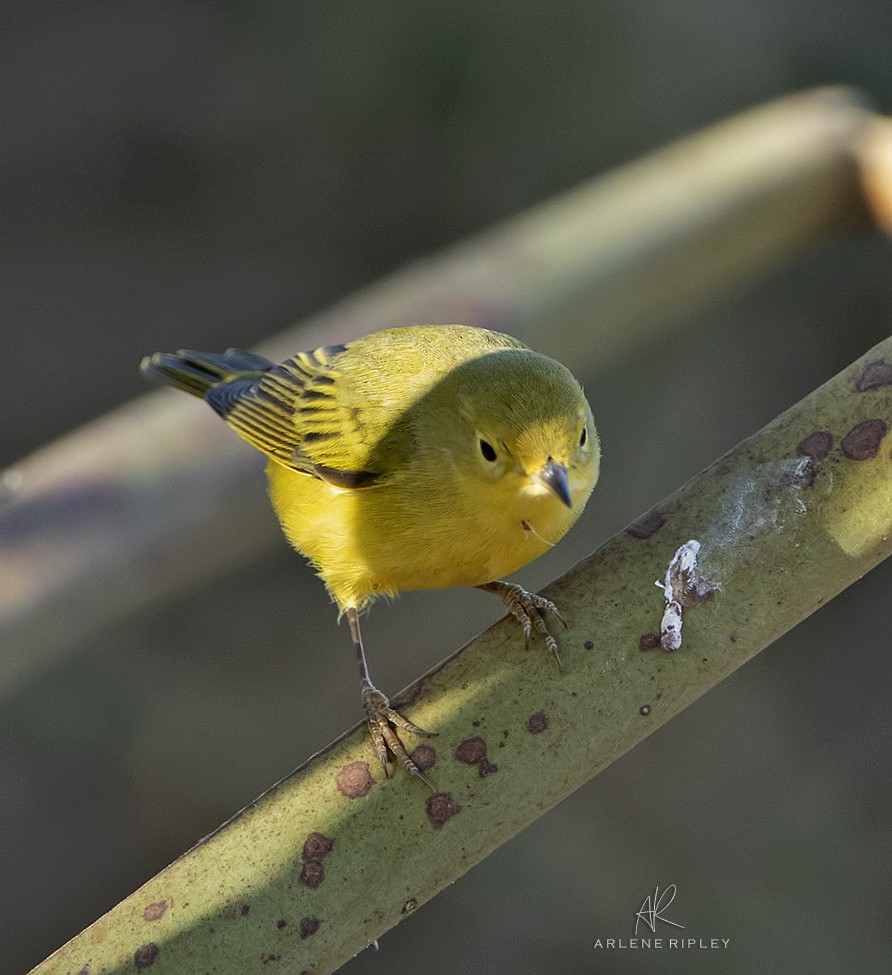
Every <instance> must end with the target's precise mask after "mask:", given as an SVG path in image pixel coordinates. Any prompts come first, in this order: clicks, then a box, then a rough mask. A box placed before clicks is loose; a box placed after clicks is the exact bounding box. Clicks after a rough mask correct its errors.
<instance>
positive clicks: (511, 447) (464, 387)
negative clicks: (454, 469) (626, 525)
mask: <svg viewBox="0 0 892 975" xmlns="http://www.w3.org/2000/svg"><path fill="white" fill-rule="evenodd" d="M456 373H457V374H459V379H460V383H459V388H458V390H457V394H456V400H457V403H458V413H459V416H458V417H455V418H454V421H453V429H452V430H451V431H450V440H451V442H452V445H453V454H454V459H455V462H456V465H457V466H459V467H460V468H461V469H462V471H463V473H464V474H466V475H469V477H468V479H467V480H468V483H469V484H473V485H476V488H472V489H473V490H482V491H483V492H484V493H485V494H487V495H489V497H490V499H491V501H492V503H493V504H495V505H502V506H504V507H510V508H511V509H512V510H515V511H517V512H519V513H521V517H522V518H524V517H526V515H525V514H523V512H527V511H528V512H529V517H530V518H531V519H535V518H537V516H538V515H539V514H541V513H542V512H543V511H546V512H550V513H551V515H552V516H553V517H554V518H558V519H559V520H560V521H561V522H566V525H567V527H569V525H571V524H572V523H573V522H574V521H575V520H576V518H577V517H578V516H579V514H580V513H581V512H582V509H583V507H584V506H585V503H586V501H587V500H588V497H589V495H590V494H591V491H592V488H593V487H594V485H595V482H596V481H597V479H598V469H599V462H600V449H599V444H598V437H597V433H596V431H595V425H594V421H593V419H592V413H591V409H590V407H589V405H588V402H587V400H586V398H585V395H584V393H583V391H582V387H581V386H580V385H579V383H578V382H577V381H576V379H575V378H574V377H573V375H572V374H571V373H570V372H569V370H567V369H566V368H564V366H562V365H561V364H560V363H558V362H555V361H554V360H553V359H550V358H548V357H547V356H544V355H540V354H539V353H537V352H532V351H529V350H526V349H511V350H505V351H500V352H498V353H494V354H491V355H487V356H483V357H481V358H479V359H475V360H473V361H471V362H468V363H465V364H464V365H463V366H461V367H460V369H459V370H456ZM453 415H454V414H453ZM555 506H558V507H560V508H562V509H563V514H560V512H559V511H557V510H555ZM549 520H551V519H549Z"/></svg>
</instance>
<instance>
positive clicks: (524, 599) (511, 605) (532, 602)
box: [488, 582, 567, 667]
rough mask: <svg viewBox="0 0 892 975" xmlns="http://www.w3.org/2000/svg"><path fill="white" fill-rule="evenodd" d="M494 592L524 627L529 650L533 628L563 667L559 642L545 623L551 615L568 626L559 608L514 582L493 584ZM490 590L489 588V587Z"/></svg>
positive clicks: (558, 663)
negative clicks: (548, 615) (549, 614)
mask: <svg viewBox="0 0 892 975" xmlns="http://www.w3.org/2000/svg"><path fill="white" fill-rule="evenodd" d="M490 585H491V587H492V591H493V592H495V593H496V594H497V595H499V596H501V597H502V602H503V603H504V604H505V608H506V609H507V610H508V612H509V613H510V614H511V615H512V616H513V617H514V618H515V619H516V620H517V621H518V622H519V623H520V625H521V626H522V627H523V635H524V639H525V641H526V645H527V648H529V646H530V639H531V638H532V635H533V627H534V626H535V627H536V630H537V631H538V632H539V633H540V634H541V635H542V637H543V638H544V640H545V646H546V647H547V648H548V649H549V650H550V651H551V653H552V656H553V657H554V659H555V660H556V661H557V665H558V667H560V666H561V655H560V652H559V651H558V645H557V640H555V638H554V637H553V636H552V635H551V631H550V630H549V629H548V624H547V623H546V622H545V620H546V618H547V614H548V613H551V615H552V616H554V617H555V618H556V619H558V620H559V621H560V622H561V623H563V625H564V627H566V626H567V621H566V620H565V619H564V617H563V616H561V614H560V612H559V611H558V608H557V606H555V604H554V603H553V602H552V601H551V600H550V599H546V598H545V597H544V596H540V595H539V594H538V593H535V592H527V591H526V589H523V588H522V587H521V586H518V585H515V584H514V583H512V582H499V583H491V584H490ZM488 588H489V587H488Z"/></svg>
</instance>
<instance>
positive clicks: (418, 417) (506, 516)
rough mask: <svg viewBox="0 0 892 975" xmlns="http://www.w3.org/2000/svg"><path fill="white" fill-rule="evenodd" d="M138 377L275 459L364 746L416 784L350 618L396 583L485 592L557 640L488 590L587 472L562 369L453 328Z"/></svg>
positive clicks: (505, 340)
mask: <svg viewBox="0 0 892 975" xmlns="http://www.w3.org/2000/svg"><path fill="white" fill-rule="evenodd" d="M142 370H143V372H144V374H146V375H148V376H150V377H151V378H155V379H160V380H162V381H164V382H167V383H169V384H170V385H173V386H175V387H178V388H180V389H184V390H186V391H187V392H190V393H193V394H194V395H201V396H204V398H205V399H207V401H208V402H209V403H210V404H211V406H213V407H214V409H215V410H217V412H218V413H220V414H221V416H223V418H224V419H225V420H226V421H227V423H229V424H230V426H232V427H233V429H234V430H235V431H236V432H237V433H239V434H240V435H241V436H242V437H244V439H246V440H247V441H248V442H249V443H251V444H252V445H253V446H255V447H257V448H258V449H259V450H261V451H263V452H264V453H266V454H267V456H268V457H269V458H270V460H269V464H268V466H267V474H268V477H269V487H270V497H271V499H272V503H273V507H274V508H275V510H276V513H277V514H278V516H279V519H280V521H281V523H282V527H283V530H284V532H285V534H286V536H287V537H288V539H289V541H290V542H291V544H292V545H293V546H294V547H295V548H296V549H297V550H298V551H300V552H302V553H303V554H304V555H305V556H307V557H308V558H309V559H310V561H311V562H312V563H313V565H314V566H315V568H316V570H317V571H318V573H319V575H320V576H321V577H322V579H323V580H324V582H325V584H326V586H327V587H328V590H329V592H330V593H331V595H332V596H333V598H334V599H335V601H336V602H337V604H338V606H339V608H340V610H341V611H342V612H346V613H347V615H348V618H349V620H350V623H351V633H352V634H353V638H354V644H355V646H356V649H357V655H358V658H359V663H360V673H361V675H362V678H363V702H364V704H365V707H366V711H367V714H368V716H369V722H370V726H371V728H372V735H373V738H374V739H375V744H376V750H377V751H378V754H379V756H380V757H381V758H382V761H383V762H385V767H386V749H385V746H386V747H387V748H390V750H391V751H394V752H395V753H396V754H397V756H398V757H399V758H400V760H401V761H402V762H403V764H404V765H405V766H406V767H407V768H409V770H410V771H413V772H415V774H418V770H417V769H416V768H415V766H414V764H413V763H412V762H411V759H409V758H408V756H407V755H406V753H405V751H404V750H403V748H402V746H401V744H400V743H399V740H398V739H397V738H396V735H395V733H394V732H393V730H392V729H391V728H390V727H389V725H388V723H387V722H388V721H389V722H391V723H396V724H399V725H400V726H401V727H403V728H408V729H409V730H418V729H416V728H415V726H414V725H410V724H409V723H408V722H406V721H405V720H404V719H402V718H401V716H400V715H398V714H396V712H394V711H392V710H391V709H390V707H389V704H388V702H387V699H386V698H385V697H384V695H383V694H381V693H380V692H379V691H377V690H376V689H375V688H374V687H373V686H372V684H371V681H370V680H369V678H368V671H367V669H366V667H365V657H364V653H363V650H362V643H361V637H360V635H359V621H358V611H359V610H361V609H362V608H363V607H365V606H366V605H368V604H369V603H370V602H371V601H372V600H373V599H375V598H376V597H377V596H379V595H382V594H387V595H392V594H394V593H396V592H398V591H400V590H404V589H442V588H448V587H451V586H481V587H488V588H489V589H490V590H491V591H495V592H497V593H498V594H500V595H501V596H502V597H503V599H504V600H505V602H506V605H507V606H508V608H509V610H510V611H511V612H512V613H513V614H514V615H515V616H516V617H517V618H518V619H520V620H521V622H522V623H523V624H524V629H525V631H526V633H527V635H528V636H529V632H530V629H531V625H535V626H536V627H537V629H538V630H539V631H540V632H542V633H543V635H545V636H546V641H547V642H548V643H549V646H551V648H552V649H553V651H554V652H555V654H556V649H557V648H556V644H555V643H554V641H553V639H552V638H551V636H550V634H548V632H547V629H546V628H545V625H544V622H543V620H542V610H543V609H544V608H548V609H553V607H551V606H550V604H548V603H547V601H545V600H542V599H541V597H537V596H533V595H532V594H528V593H524V592H523V590H520V589H519V587H511V586H507V585H506V584H504V583H499V584H496V583H495V580H496V579H497V578H498V577H499V576H502V575H507V574H509V573H511V572H513V571H515V570H516V569H518V568H520V567H521V566H523V565H526V564H527V563H528V562H530V561H532V560H533V559H534V558H536V557H538V556H539V555H541V554H542V553H543V552H544V551H545V550H546V549H547V548H549V547H550V546H551V545H553V544H554V543H555V542H557V541H558V540H559V539H560V538H561V537H562V536H563V535H564V534H565V533H566V532H567V530H568V529H569V528H570V527H571V525H572V524H573V523H574V522H575V521H576V519H577V518H578V517H579V515H580V513H581V512H582V509H583V507H584V505H585V502H586V500H587V499H588V496H589V494H590V493H591V490H592V488H593V487H594V484H595V481H596V480H597V477H598V465H599V457H600V453H599V448H598V441H597V436H596V433H595V428H594V423H593V421H592V416H591V410H590V409H589V406H588V403H587V402H586V399H585V396H584V395H583V393H582V390H581V388H580V386H579V384H578V383H577V382H576V380H575V379H574V378H573V376H572V375H571V374H570V373H569V371H568V370H567V369H565V368H564V367H563V366H562V365H560V364H559V363H557V362H555V361H554V360H553V359H549V358H548V357H546V356H543V355H540V354H539V353H536V352H533V351H531V350H530V349H528V348H527V347H526V346H524V345H523V344H522V343H521V342H519V341H517V340H516V339H513V338H511V337H510V336H507V335H504V334H501V333H497V332H490V331H487V330H485V329H480V328H473V327H470V326H466V325H438V326H432V325H431V326H412V327H409V328H398V329H388V330H386V331H382V332H375V333H373V334H372V335H368V336H366V337H364V338H361V339H357V340H356V341H353V342H349V343H347V344H346V345H338V346H329V347H326V348H323V349H318V350H315V351H313V352H309V353H300V354H298V355H296V356H293V357H292V358H290V359H288V360H286V361H285V362H283V363H281V364H279V365H274V364H273V363H271V362H268V361H267V360H265V359H263V358H262V357H260V356H255V355H253V354H251V353H243V352H237V351H235V350H230V352H228V353H224V354H222V355H213V354H207V353H195V352H180V353H177V355H176V356H169V355H160V354H159V355H155V356H152V357H151V358H147V359H146V360H144V362H143V365H142Z"/></svg>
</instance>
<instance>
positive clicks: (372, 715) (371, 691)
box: [347, 609, 436, 790]
mask: <svg viewBox="0 0 892 975" xmlns="http://www.w3.org/2000/svg"><path fill="white" fill-rule="evenodd" d="M347 622H348V623H349V624H350V636H351V637H352V639H353V649H354V650H355V651H356V663H357V664H358V665H359V679H360V691H361V693H362V707H363V710H364V711H365V715H366V720H367V721H368V723H369V731H370V732H371V735H372V744H373V745H374V746H375V754H376V755H377V756H378V760H379V761H380V762H381V765H382V766H383V768H384V774H385V775H388V776H389V775H390V770H389V768H388V765H387V752H388V751H390V752H392V753H393V755H394V757H395V758H396V759H397V760H398V761H399V762H400V764H401V765H402V766H403V768H404V769H405V770H406V771H407V772H409V773H411V774H412V775H414V776H416V777H417V778H419V779H421V781H422V782H423V783H424V784H425V785H426V786H428V788H430V789H431V790H432V789H433V786H432V785H431V784H430V782H428V780H427V779H426V778H425V777H424V776H423V775H422V774H421V770H420V769H419V768H418V766H417V765H416V764H415V763H414V762H413V761H412V759H411V758H409V756H408V754H407V753H406V749H405V748H403V743H402V742H401V741H400V740H399V737H398V736H397V734H396V732H395V731H394V730H393V728H391V727H390V726H391V725H396V726H397V727H398V728H402V729H403V731H411V732H412V733H413V734H416V735H435V734H436V732H435V731H425V730H424V729H422V728H419V727H418V726H417V725H414V724H412V722H411V721H407V720H406V719H405V718H404V717H403V716H402V715H401V714H400V713H399V712H398V711H394V709H393V708H392V707H391V706H390V701H389V700H388V699H387V696H386V695H384V694H382V693H381V691H379V690H378V688H377V687H375V685H374V684H373V683H372V679H371V677H369V665H368V663H367V662H366V659H365V648H364V647H363V645H362V634H361V633H360V631H359V613H358V612H357V610H355V609H348V610H347Z"/></svg>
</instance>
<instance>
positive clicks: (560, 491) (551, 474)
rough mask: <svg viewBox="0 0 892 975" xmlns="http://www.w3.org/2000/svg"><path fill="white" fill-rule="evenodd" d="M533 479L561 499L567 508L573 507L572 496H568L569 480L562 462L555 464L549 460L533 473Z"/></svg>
mask: <svg viewBox="0 0 892 975" xmlns="http://www.w3.org/2000/svg"><path fill="white" fill-rule="evenodd" d="M533 480H534V481H538V483H539V484H541V485H542V486H543V487H547V488H548V490H549V491H551V493H552V494H553V495H554V496H555V497H556V498H557V499H558V501H562V502H563V503H564V504H565V505H566V506H567V507H568V508H572V507H573V498H572V497H571V496H570V482H569V480H567V468H566V467H564V465H563V464H556V463H555V462H554V461H553V460H550V461H549V462H548V463H547V464H546V465H545V466H544V467H543V468H542V470H541V471H538V472H537V473H536V474H534V475H533Z"/></svg>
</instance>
